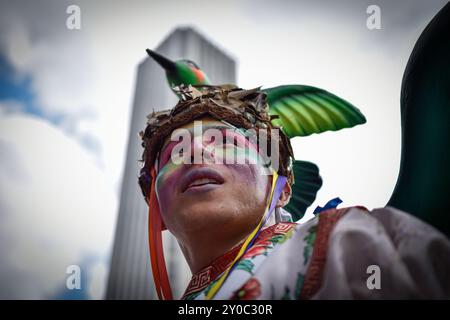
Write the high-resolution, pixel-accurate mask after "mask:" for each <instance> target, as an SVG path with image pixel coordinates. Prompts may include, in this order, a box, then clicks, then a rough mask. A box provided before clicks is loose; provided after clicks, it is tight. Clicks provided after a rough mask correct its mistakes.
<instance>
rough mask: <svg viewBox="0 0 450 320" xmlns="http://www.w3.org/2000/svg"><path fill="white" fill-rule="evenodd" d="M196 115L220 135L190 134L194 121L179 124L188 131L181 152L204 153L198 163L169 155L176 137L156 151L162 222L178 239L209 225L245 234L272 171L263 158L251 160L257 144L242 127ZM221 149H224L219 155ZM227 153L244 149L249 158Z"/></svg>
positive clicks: (260, 205)
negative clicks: (185, 148)
mask: <svg viewBox="0 0 450 320" xmlns="http://www.w3.org/2000/svg"><path fill="white" fill-rule="evenodd" d="M199 120H201V127H202V130H203V133H205V132H206V133H208V132H211V129H215V130H216V131H215V132H220V133H221V134H222V136H223V141H220V143H218V142H217V141H213V139H211V137H210V136H208V135H206V134H202V135H201V136H197V135H194V130H195V128H194V122H191V123H189V124H187V125H184V126H182V127H179V128H178V129H185V130H188V131H189V132H190V133H191V135H190V136H191V137H192V138H191V139H190V141H189V145H190V149H191V150H190V154H189V155H186V154H184V155H183V156H184V157H189V158H190V156H193V155H194V154H195V153H196V154H200V155H201V154H202V153H203V158H202V159H203V161H200V163H198V159H193V160H197V161H192V162H193V163H191V164H186V163H180V161H173V159H174V157H173V156H174V149H175V150H177V149H176V148H177V145H178V146H179V142H178V141H171V137H168V138H166V141H165V142H164V144H163V147H162V148H161V151H160V155H159V165H158V167H159V169H158V175H157V178H156V193H157V197H158V202H159V206H160V211H161V215H162V218H163V220H164V223H165V225H166V227H167V228H168V229H169V230H170V231H171V232H172V233H173V234H174V235H175V236H176V237H177V238H178V240H181V241H183V239H184V238H185V237H189V234H192V233H196V232H204V231H205V230H207V229H208V228H214V229H215V230H217V236H218V237H221V236H223V237H226V236H229V233H230V232H235V233H237V234H239V233H243V234H247V233H248V232H249V230H251V229H252V228H253V227H255V226H256V224H257V223H258V222H259V219H260V218H261V216H262V214H263V213H264V210H265V207H266V204H267V202H266V201H267V196H268V193H269V191H270V183H271V176H268V175H267V170H268V169H267V168H265V167H264V166H263V165H262V164H261V163H258V164H255V163H256V161H251V159H250V158H255V157H258V152H257V147H256V145H254V144H252V143H251V142H249V140H248V139H246V137H245V136H244V135H243V134H242V133H240V132H239V131H237V130H233V129H232V127H230V126H228V125H227V124H225V123H223V122H220V121H217V120H214V119H213V118H211V117H204V118H201V119H199ZM197 125H198V122H197ZM185 132H186V131H185ZM196 133H198V131H197V132H196ZM214 139H215V138H214ZM243 146H245V150H244V147H243ZM219 150H223V151H222V152H223V154H222V155H221V154H220V153H219V152H218V151H219ZM176 155H177V156H178V152H176ZM230 155H232V156H233V158H234V157H236V158H239V157H242V156H243V155H246V156H247V161H245V162H242V161H229V159H225V158H229V157H230ZM219 157H220V158H221V159H220V160H219V161H218V158H219ZM236 158H234V159H236ZM185 159H186V158H185ZM185 162H186V161H185ZM236 162H237V163H236ZM265 173H266V174H265ZM205 228H206V229H205Z"/></svg>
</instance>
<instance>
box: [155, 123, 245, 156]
mask: <svg viewBox="0 0 450 320" xmlns="http://www.w3.org/2000/svg"><path fill="white" fill-rule="evenodd" d="M179 129H184V130H188V131H189V132H191V133H192V130H193V129H186V128H177V129H175V130H179ZM210 129H217V130H221V129H230V130H233V131H236V130H241V129H240V128H238V127H233V126H231V125H227V124H223V125H215V126H210V127H208V128H207V129H205V130H204V131H203V132H202V134H203V133H204V132H205V131H207V130H210ZM175 130H174V131H175ZM172 133H173V131H172ZM172 133H171V134H170V137H169V136H168V137H167V138H166V139H168V140H166V141H165V142H164V143H163V145H162V146H161V149H160V150H163V149H164V148H165V147H166V146H167V145H168V144H169V143H171V142H176V140H172Z"/></svg>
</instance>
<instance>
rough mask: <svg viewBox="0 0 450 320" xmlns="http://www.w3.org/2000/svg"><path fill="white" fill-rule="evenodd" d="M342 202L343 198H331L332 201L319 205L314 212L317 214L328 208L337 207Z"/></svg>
mask: <svg viewBox="0 0 450 320" xmlns="http://www.w3.org/2000/svg"><path fill="white" fill-rule="evenodd" d="M341 203H342V200H341V198H339V197H337V198H334V199H331V200H330V201H328V202H327V204H326V205H325V206H324V207H319V206H317V207H316V209H315V210H314V212H313V213H314V214H317V213H320V212H322V211H326V210H328V209H335V208H337V206H338V205H339V204H341Z"/></svg>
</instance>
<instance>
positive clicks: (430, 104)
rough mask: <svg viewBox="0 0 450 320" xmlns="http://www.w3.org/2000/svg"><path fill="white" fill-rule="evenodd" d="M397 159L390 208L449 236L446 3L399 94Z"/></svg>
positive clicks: (449, 10)
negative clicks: (397, 163) (399, 123)
mask: <svg viewBox="0 0 450 320" xmlns="http://www.w3.org/2000/svg"><path fill="white" fill-rule="evenodd" d="M401 118H402V156H401V164H400V174H399V178H398V181H397V185H396V187H395V190H394V192H393V194H392V197H391V199H390V200H389V202H388V205H389V206H393V207H395V208H398V209H401V210H403V211H406V212H408V213H411V214H413V215H415V216H416V217H418V218H420V219H421V220H424V221H426V222H428V223H429V224H431V225H433V226H434V227H435V228H437V229H439V230H440V231H442V232H443V233H445V234H446V235H447V236H450V199H449V196H450V192H449V191H450V188H449V187H450V170H449V166H450V4H449V3H448V4H447V5H445V7H444V8H442V9H441V11H440V12H439V13H438V14H437V15H436V16H435V17H434V18H433V20H432V21H431V22H430V23H429V24H428V26H427V27H426V29H425V30H424V31H423V32H422V34H421V36H420V38H419V40H418V41H417V43H416V45H415V47H414V50H413V52H412V54H411V56H410V58H409V61H408V64H407V66H406V70H405V73H404V76H403V82H402V92H401Z"/></svg>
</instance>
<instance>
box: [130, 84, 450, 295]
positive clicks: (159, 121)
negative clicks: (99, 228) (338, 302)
mask: <svg viewBox="0 0 450 320" xmlns="http://www.w3.org/2000/svg"><path fill="white" fill-rule="evenodd" d="M181 96H182V100H181V101H180V102H179V103H178V104H177V105H176V106H175V107H174V109H172V110H168V111H165V112H159V113H153V114H151V115H149V121H148V126H147V128H146V129H145V131H144V132H142V133H141V136H142V138H143V147H144V148H145V150H144V154H143V162H144V166H143V169H142V171H141V175H140V178H139V183H140V186H141V188H142V191H143V194H144V196H145V199H146V201H147V203H148V204H149V242H150V252H151V263H152V270H153V276H154V280H155V286H156V289H157V293H158V296H159V297H160V298H165V299H170V298H172V296H171V290H170V284H169V282H168V277H167V271H166V269H165V263H164V257H163V253H162V240H161V231H162V230H164V229H167V230H168V231H169V232H171V233H172V234H173V235H174V236H175V237H176V239H177V240H178V242H179V244H180V247H181V249H182V252H183V254H184V256H185V258H186V260H187V262H188V265H189V267H190V269H191V271H192V273H193V276H192V280H191V282H190V283H189V285H188V287H187V289H186V292H185V294H184V295H183V297H182V298H183V299H212V298H214V299H309V298H316V299H328V298H341V299H353V298H362V299H364V298H448V297H450V277H449V276H448V273H447V269H448V267H449V266H450V244H449V241H448V239H447V238H446V237H445V236H443V235H442V234H440V233H439V232H437V231H436V230H434V229H433V228H432V227H430V226H428V225H426V224H424V223H423V222H421V221H419V220H417V219H416V218H413V217H412V216H409V215H407V214H406V213H403V212H400V211H398V210H396V209H394V208H383V209H376V210H373V211H372V212H369V211H368V210H367V209H366V208H364V207H351V208H342V209H336V208H330V209H328V210H327V209H325V210H323V211H321V212H320V213H318V214H317V215H316V216H315V218H314V219H311V220H310V221H308V222H306V223H304V224H298V223H294V222H292V219H291V216H290V214H289V213H288V212H287V211H286V210H284V209H283V207H284V206H285V205H286V204H287V203H288V202H289V200H290V197H291V193H292V188H291V185H292V184H293V182H294V176H293V172H292V160H293V152H292V148H291V145H290V142H289V139H287V137H286V136H285V135H284V133H283V131H282V129H280V128H277V127H275V126H274V125H272V123H271V117H270V116H269V114H268V112H267V111H268V108H267V103H266V100H265V95H264V93H261V92H259V91H258V90H241V89H239V88H236V87H232V86H216V87H214V86H209V87H206V88H204V90H203V91H201V92H200V91H198V90H196V89H194V88H192V87H189V88H182V89H181ZM267 145H270V146H271V148H270V151H271V152H267V150H266V149H267ZM272 146H274V148H272ZM296 178H297V177H296ZM299 178H300V179H301V177H299Z"/></svg>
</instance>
